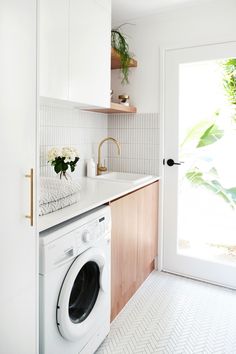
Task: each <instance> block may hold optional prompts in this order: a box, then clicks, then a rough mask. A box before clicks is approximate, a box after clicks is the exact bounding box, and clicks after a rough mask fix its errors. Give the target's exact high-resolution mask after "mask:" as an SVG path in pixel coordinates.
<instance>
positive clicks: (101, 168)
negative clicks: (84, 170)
mask: <svg viewBox="0 0 236 354" xmlns="http://www.w3.org/2000/svg"><path fill="white" fill-rule="evenodd" d="M106 141H112V142H113V143H115V144H116V146H117V149H118V155H120V151H121V149H120V144H119V143H118V141H117V140H116V139H114V138H112V137H111V136H109V137H108V138H105V139H103V140H102V141H101V142H100V144H99V145H98V164H97V174H98V175H100V174H101V173H102V172H106V171H107V167H106V166H102V164H101V148H102V145H103V143H105V142H106Z"/></svg>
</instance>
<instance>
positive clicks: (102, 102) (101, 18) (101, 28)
mask: <svg viewBox="0 0 236 354" xmlns="http://www.w3.org/2000/svg"><path fill="white" fill-rule="evenodd" d="M110 33H111V0H86V1H83V0H70V35H69V38H70V64H69V67H70V73H69V82H70V83H69V99H70V101H74V102H80V103H82V104H86V105H89V106H91V105H93V106H102V107H108V106H109V105H110V60H111V58H110V46H111V44H110Z"/></svg>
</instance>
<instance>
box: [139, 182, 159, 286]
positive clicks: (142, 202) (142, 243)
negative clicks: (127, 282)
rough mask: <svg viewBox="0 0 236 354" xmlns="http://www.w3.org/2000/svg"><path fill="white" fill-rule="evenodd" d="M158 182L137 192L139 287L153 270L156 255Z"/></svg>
mask: <svg viewBox="0 0 236 354" xmlns="http://www.w3.org/2000/svg"><path fill="white" fill-rule="evenodd" d="M158 183H159V182H156V183H153V184H150V185H149V186H147V187H145V188H142V189H140V190H139V191H137V198H138V265H137V274H138V277H137V284H138V286H140V285H141V284H142V283H143V282H144V280H145V279H146V278H147V277H148V275H149V274H150V273H151V272H152V271H153V269H154V259H155V257H156V255H157V234H158V187H159V184H158Z"/></svg>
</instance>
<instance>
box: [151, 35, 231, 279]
mask: <svg viewBox="0 0 236 354" xmlns="http://www.w3.org/2000/svg"><path fill="white" fill-rule="evenodd" d="M235 42H236V41H233V40H230V41H229V40H225V41H220V42H210V43H209V42H207V43H201V42H200V43H191V44H190V43H186V44H183V45H170V46H160V48H159V61H160V64H159V78H160V80H159V100H160V101H159V102H160V104H159V109H160V114H159V127H160V133H159V139H160V145H159V146H160V148H159V175H160V180H161V183H160V186H159V215H158V216H159V225H158V257H157V270H158V271H160V272H161V271H163V252H164V234H163V231H164V223H163V216H164V193H165V191H164V179H165V172H164V165H163V159H164V157H165V150H164V133H165V124H164V122H165V105H164V102H165V93H164V92H165V86H166V82H165V59H166V53H167V52H168V51H170V50H181V49H191V48H199V47H209V46H215V45H221V44H230V43H235ZM175 274H176V275H182V274H179V273H175ZM182 276H184V275H182ZM189 278H192V279H196V280H200V281H204V282H206V283H211V284H214V283H213V282H208V281H206V280H203V279H201V278H196V277H189ZM215 284H216V285H219V284H217V283H215Z"/></svg>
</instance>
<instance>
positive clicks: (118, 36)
mask: <svg viewBox="0 0 236 354" xmlns="http://www.w3.org/2000/svg"><path fill="white" fill-rule="evenodd" d="M123 25H124V24H122V25H121V26H119V27H116V28H113V29H112V30H111V46H112V48H113V49H114V50H115V51H116V52H117V53H118V54H119V56H120V63H121V73H122V81H121V83H122V84H128V83H129V64H130V61H131V60H132V59H133V56H132V54H131V53H130V51H129V45H128V42H127V39H126V35H125V34H124V33H123V32H122V31H121V27H122V26H123Z"/></svg>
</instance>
